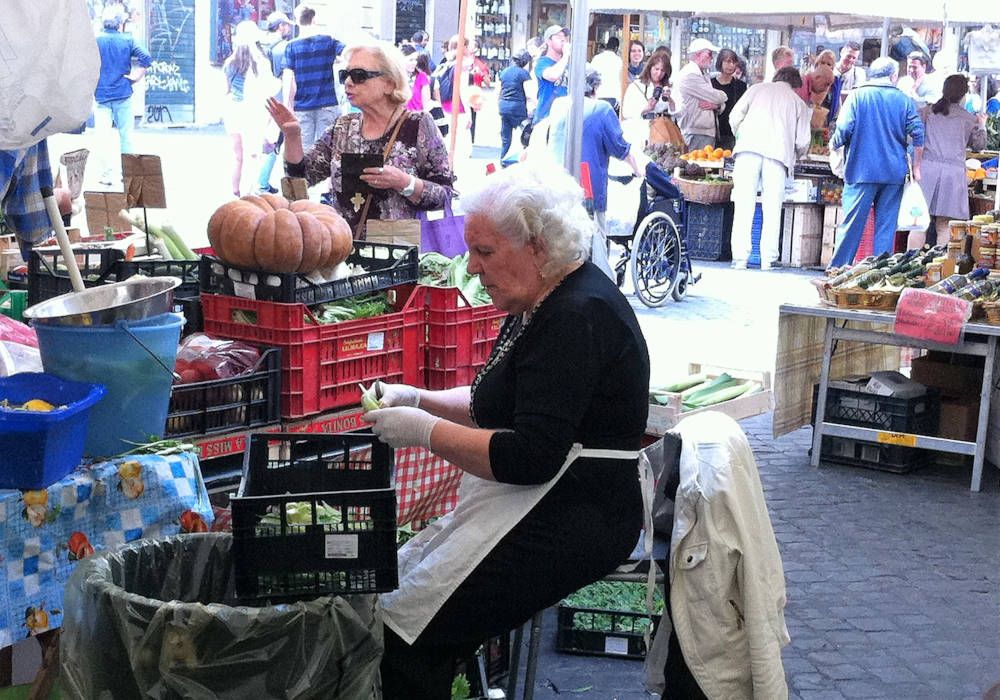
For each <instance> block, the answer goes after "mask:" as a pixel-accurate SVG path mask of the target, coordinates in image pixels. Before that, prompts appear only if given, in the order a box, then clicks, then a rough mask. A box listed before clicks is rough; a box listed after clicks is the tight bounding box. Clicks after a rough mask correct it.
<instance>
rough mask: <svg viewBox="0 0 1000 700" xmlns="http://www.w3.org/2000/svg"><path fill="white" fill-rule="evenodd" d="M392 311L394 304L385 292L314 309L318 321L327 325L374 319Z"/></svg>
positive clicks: (343, 300) (352, 298) (333, 302)
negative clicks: (360, 319)
mask: <svg viewBox="0 0 1000 700" xmlns="http://www.w3.org/2000/svg"><path fill="white" fill-rule="evenodd" d="M390 311H392V304H390V303H389V297H388V295H386V294H385V293H384V292H378V293H376V294H367V295H363V296H356V297H350V298H348V299H341V300H339V301H330V302H327V303H325V304H319V305H318V306H316V307H314V308H313V314H314V315H315V316H316V320H317V321H319V322H320V323H322V324H324V325H326V324H330V323H338V322H340V321H353V320H356V319H359V318H372V317H373V316H381V315H382V314H386V313H389V312H390Z"/></svg>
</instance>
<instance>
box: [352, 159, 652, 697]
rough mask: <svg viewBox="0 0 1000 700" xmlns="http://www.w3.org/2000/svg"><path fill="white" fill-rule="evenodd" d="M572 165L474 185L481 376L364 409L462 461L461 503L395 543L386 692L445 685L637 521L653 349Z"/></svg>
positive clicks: (561, 592) (632, 538)
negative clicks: (483, 295) (490, 313)
mask: <svg viewBox="0 0 1000 700" xmlns="http://www.w3.org/2000/svg"><path fill="white" fill-rule="evenodd" d="M581 202H582V192H581V190H580V188H579V186H578V185H577V184H576V183H575V181H573V179H572V178H571V177H570V176H569V175H567V174H565V173H563V172H560V171H556V170H553V169H551V168H538V167H536V166H535V165H533V164H531V163H522V164H518V165H514V166H512V167H510V168H507V169H505V170H503V171H502V172H501V173H498V174H496V175H493V176H491V177H489V178H487V180H486V181H485V183H484V185H483V189H481V190H479V191H477V192H474V193H470V194H466V195H465V196H463V204H464V206H465V211H466V229H465V240H466V242H467V243H468V246H469V266H468V269H469V272H471V273H473V274H476V275H478V276H479V279H480V281H481V282H482V284H483V286H484V287H485V288H486V290H487V291H488V292H489V293H490V295H491V296H492V297H493V301H494V303H495V304H496V306H497V307H498V308H500V309H502V310H504V311H506V312H508V314H509V315H508V317H507V318H506V320H505V321H504V323H503V325H502V327H501V329H500V335H499V337H498V338H497V341H496V344H495V346H494V348H493V352H492V353H491V354H490V357H489V360H488V361H487V363H486V366H485V367H484V368H483V369H482V370H481V371H480V372H479V374H478V375H477V377H476V379H475V381H474V382H473V383H472V386H471V387H468V386H466V387H459V388H455V389H450V390H445V391H429V390H426V389H417V388H414V387H411V386H406V385H383V384H379V385H377V388H376V391H377V393H379V392H380V395H381V406H382V407H381V408H378V409H375V410H371V411H368V412H367V413H366V414H365V420H367V421H368V422H369V423H371V424H372V427H373V429H374V431H375V433H376V434H377V435H378V436H379V437H380V439H381V440H383V441H384V442H387V443H389V444H390V445H392V446H394V447H397V448H398V447H409V446H420V447H424V448H426V449H429V450H431V451H432V452H434V453H435V454H436V455H438V456H440V457H441V458H443V459H445V460H447V461H448V462H450V463H451V464H454V465H456V466H458V467H459V468H461V469H462V470H464V471H465V474H464V475H463V478H462V485H461V487H460V489H459V501H458V505H457V506H456V508H455V510H454V511H452V513H450V514H449V515H447V516H445V517H444V518H441V519H440V520H438V521H436V522H434V523H433V524H431V525H430V526H429V527H428V528H426V529H425V530H423V531H421V532H420V533H418V534H417V536H416V537H415V538H413V539H412V540H410V542H408V543H407V544H406V545H405V546H404V547H403V548H402V549H400V552H399V576H400V586H399V589H398V590H397V591H394V592H392V593H387V594H383V595H382V607H383V613H384V619H385V625H386V630H385V656H384V658H383V661H382V684H383V692H384V695H385V697H386V698H387V700H393V699H398V698H406V699H407V700H425V699H426V700H447V698H449V697H450V694H449V692H450V686H451V681H452V676H453V673H454V661H455V659H457V658H462V657H463V656H465V657H467V656H468V655H470V654H471V653H472V652H473V651H474V650H475V649H476V648H477V646H478V645H479V644H481V643H482V641H483V640H484V639H487V638H489V637H491V636H494V635H497V634H501V633H503V632H506V631H509V630H510V629H513V628H514V627H516V626H518V625H521V624H522V623H524V622H525V621H527V620H528V619H529V618H530V617H531V616H532V615H533V614H534V613H535V612H537V611H539V610H543V609H544V608H546V607H549V606H551V605H553V604H555V603H556V602H558V601H559V600H560V599H562V598H563V597H565V596H566V595H568V594H569V593H571V592H573V591H575V590H577V589H579V588H580V587H582V586H585V585H587V584H589V583H592V582H594V581H597V580H599V579H600V578H602V577H604V576H605V575H607V574H608V573H609V572H611V571H613V570H614V569H615V568H616V567H617V566H618V565H619V564H621V563H622V562H623V561H625V560H626V559H627V557H628V555H629V554H630V553H631V551H632V549H633V548H634V546H635V544H636V542H637V540H638V538H639V532H640V530H641V528H642V513H643V511H642V501H641V496H640V486H639V480H638V475H637V468H636V465H637V459H638V450H639V448H640V443H641V440H642V436H643V433H644V431H645V427H646V416H647V410H648V407H647V403H646V394H647V391H648V382H649V356H648V352H647V349H646V343H645V340H644V339H643V336H642V331H641V330H640V328H639V325H638V323H637V321H636V317H635V314H634V313H633V312H632V308H631V306H630V305H629V303H628V302H627V301H626V300H625V298H624V297H623V296H622V294H621V292H620V291H619V290H618V288H617V287H616V286H615V284H614V283H613V282H612V281H611V280H609V279H608V278H607V277H606V276H605V275H604V274H602V273H601V271H600V270H599V269H598V268H597V267H595V266H594V265H593V264H592V263H590V262H588V261H587V257H588V253H589V246H590V231H591V229H590V221H589V219H588V217H587V215H586V212H585V210H584V209H583V206H582V204H581Z"/></svg>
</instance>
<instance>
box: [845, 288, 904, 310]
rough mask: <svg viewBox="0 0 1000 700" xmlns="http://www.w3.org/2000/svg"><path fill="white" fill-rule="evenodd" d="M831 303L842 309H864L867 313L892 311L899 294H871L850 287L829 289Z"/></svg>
mask: <svg viewBox="0 0 1000 700" xmlns="http://www.w3.org/2000/svg"><path fill="white" fill-rule="evenodd" d="M829 295H830V297H831V301H833V303H835V304H836V305H837V306H839V307H840V308H842V309H866V310H869V311H894V310H895V309H896V302H898V301H899V292H873V291H870V290H867V289H858V288H856V287H852V288H849V289H830V290H829Z"/></svg>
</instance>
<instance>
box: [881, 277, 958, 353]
mask: <svg viewBox="0 0 1000 700" xmlns="http://www.w3.org/2000/svg"><path fill="white" fill-rule="evenodd" d="M970 315H972V303H971V302H968V301H965V300H964V299H957V298H955V297H953V296H949V295H947V294H936V293H934V292H929V291H927V290H926V289H904V290H903V293H902V294H900V295H899V303H897V304H896V324H895V327H894V329H893V330H894V332H895V333H896V334H898V335H905V336H907V337H909V338H919V339H920V340H930V341H933V342H935V343H943V344H945V345H956V344H957V343H958V342H959V340H961V338H962V327H963V326H964V325H965V323H966V321H968V320H969V316H970Z"/></svg>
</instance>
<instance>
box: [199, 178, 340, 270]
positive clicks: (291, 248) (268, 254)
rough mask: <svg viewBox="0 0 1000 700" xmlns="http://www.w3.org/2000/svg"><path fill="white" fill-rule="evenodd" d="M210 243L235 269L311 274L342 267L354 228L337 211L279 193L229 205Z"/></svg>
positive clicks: (213, 224) (213, 222)
mask: <svg viewBox="0 0 1000 700" xmlns="http://www.w3.org/2000/svg"><path fill="white" fill-rule="evenodd" d="M208 240H209V241H210V242H211V244H212V248H213V250H214V251H215V254H216V255H217V256H218V257H219V258H220V259H221V260H223V261H224V262H226V263H229V264H230V265H234V266H236V267H242V268H247V269H251V270H260V271H263V272H301V273H305V274H309V273H312V272H315V271H316V270H321V269H332V268H334V267H336V266H337V265H339V264H340V263H342V262H344V261H345V260H346V259H347V256H348V255H350V254H351V248H352V246H353V245H354V241H353V237H352V235H351V229H350V227H349V226H348V225H347V222H346V221H344V219H343V218H342V217H341V216H340V215H339V214H338V213H337V212H336V211H335V210H334V209H333V208H332V207H328V206H326V205H325V204H319V203H317V202H310V201H308V200H297V201H294V202H289V201H288V200H287V199H285V198H284V197H279V196H278V195H273V194H263V195H260V196H257V195H246V196H244V197H241V198H240V199H237V200H234V201H232V202H227V203H225V204H223V205H222V206H221V207H219V208H218V209H216V210H215V213H214V214H212V217H211V218H210V219H209V220H208Z"/></svg>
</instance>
